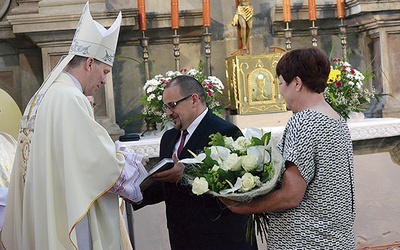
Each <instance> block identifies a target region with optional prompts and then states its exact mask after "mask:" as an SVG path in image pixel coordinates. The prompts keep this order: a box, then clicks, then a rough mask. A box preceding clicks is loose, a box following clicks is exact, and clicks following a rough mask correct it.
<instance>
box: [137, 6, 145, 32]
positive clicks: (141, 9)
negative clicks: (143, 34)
mask: <svg viewBox="0 0 400 250" xmlns="http://www.w3.org/2000/svg"><path fill="white" fill-rule="evenodd" d="M138 8H139V13H138V20H139V30H141V31H145V30H146V28H147V27H146V1H145V0H138Z"/></svg>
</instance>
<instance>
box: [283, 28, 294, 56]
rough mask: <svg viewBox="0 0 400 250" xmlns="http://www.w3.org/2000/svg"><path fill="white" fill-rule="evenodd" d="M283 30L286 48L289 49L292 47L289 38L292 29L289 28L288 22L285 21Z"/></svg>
mask: <svg viewBox="0 0 400 250" xmlns="http://www.w3.org/2000/svg"><path fill="white" fill-rule="evenodd" d="M284 31H285V38H286V50H287V51H290V50H291V49H292V41H291V40H290V39H291V38H292V29H291V28H289V22H286V29H284Z"/></svg>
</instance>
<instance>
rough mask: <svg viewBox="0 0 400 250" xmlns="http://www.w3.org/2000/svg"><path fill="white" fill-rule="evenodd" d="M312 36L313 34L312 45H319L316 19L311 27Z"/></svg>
mask: <svg viewBox="0 0 400 250" xmlns="http://www.w3.org/2000/svg"><path fill="white" fill-rule="evenodd" d="M310 31H311V36H312V40H311V43H312V46H314V47H317V46H318V44H317V41H318V40H317V35H318V27H316V26H315V21H312V26H311V27H310Z"/></svg>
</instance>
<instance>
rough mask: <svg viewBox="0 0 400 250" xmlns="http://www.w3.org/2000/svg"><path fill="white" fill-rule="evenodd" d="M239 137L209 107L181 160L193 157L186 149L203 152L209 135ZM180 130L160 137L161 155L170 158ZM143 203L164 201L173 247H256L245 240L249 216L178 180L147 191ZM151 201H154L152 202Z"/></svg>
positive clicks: (238, 134) (237, 131) (158, 184)
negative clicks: (231, 209) (236, 211)
mask: <svg viewBox="0 0 400 250" xmlns="http://www.w3.org/2000/svg"><path fill="white" fill-rule="evenodd" d="M217 132H220V133H221V134H222V135H226V136H232V137H234V138H237V137H238V136H240V135H241V132H240V130H239V128H238V127H236V126H235V125H233V124H231V123H229V122H227V121H225V120H223V119H221V118H219V117H217V116H215V115H214V114H212V112H211V111H210V110H209V111H208V112H207V114H206V116H205V117H204V118H203V120H202V121H201V122H200V124H199V125H198V127H197V128H196V130H195V131H194V133H193V134H192V135H191V136H190V138H189V140H188V142H187V143H186V145H185V147H184V148H183V150H182V153H181V155H180V157H179V158H180V159H184V158H191V157H192V156H191V155H190V153H189V152H188V151H187V150H188V149H190V150H192V151H193V152H195V153H199V152H201V151H203V149H204V147H206V146H208V143H209V141H210V138H209V135H211V134H214V133H217ZM180 133H181V132H180V131H179V130H176V129H170V130H168V131H166V132H165V133H164V135H163V137H162V139H161V144H160V158H161V159H162V158H166V157H171V156H172V153H173V148H174V145H175V144H176V142H177V141H178V140H179V137H180ZM143 196H144V201H143V202H144V203H143V204H144V205H145V204H150V203H156V202H159V201H162V200H164V201H165V204H166V215H167V225H168V229H169V235H170V243H171V247H172V249H257V246H256V244H254V243H253V244H254V245H255V246H250V245H249V244H248V243H247V242H246V240H245V228H246V222H247V220H248V216H247V215H238V214H234V213H232V212H231V211H230V210H229V209H228V208H226V207H225V205H224V204H222V203H221V202H220V201H219V200H218V199H217V198H215V197H213V196H210V195H202V196H197V195H195V194H193V193H192V192H191V187H190V186H186V185H181V184H176V183H155V184H153V186H151V187H150V188H148V189H147V190H146V191H145V192H144V195H143ZM149 200H152V202H149Z"/></svg>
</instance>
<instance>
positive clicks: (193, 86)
mask: <svg viewBox="0 0 400 250" xmlns="http://www.w3.org/2000/svg"><path fill="white" fill-rule="evenodd" d="M172 86H179V90H180V91H179V93H180V94H181V95H182V96H188V95H191V94H194V93H196V94H197V95H198V96H199V99H200V102H201V103H203V104H206V93H205V91H204V88H203V86H201V83H200V82H199V81H197V80H196V78H194V77H191V76H188V75H179V76H177V77H175V78H173V79H172V80H171V81H170V82H169V83H168V84H167V86H166V87H165V88H169V87H172Z"/></svg>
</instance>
